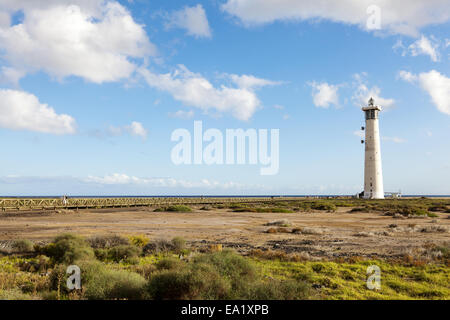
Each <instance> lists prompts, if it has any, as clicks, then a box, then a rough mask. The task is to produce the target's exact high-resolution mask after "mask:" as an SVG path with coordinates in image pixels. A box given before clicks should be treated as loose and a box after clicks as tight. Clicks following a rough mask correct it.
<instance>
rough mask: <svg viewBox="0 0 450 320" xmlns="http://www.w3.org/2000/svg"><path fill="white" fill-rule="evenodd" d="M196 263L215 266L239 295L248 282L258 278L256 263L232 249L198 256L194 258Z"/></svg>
mask: <svg viewBox="0 0 450 320" xmlns="http://www.w3.org/2000/svg"><path fill="white" fill-rule="evenodd" d="M194 263H199V264H207V265H211V266H213V267H214V269H215V270H217V272H218V273H219V274H220V275H221V276H222V277H225V278H226V279H228V280H229V281H230V284H231V289H232V291H233V292H234V294H238V295H239V293H240V292H241V291H242V289H243V288H244V287H245V285H246V283H248V282H251V281H254V280H255V279H256V278H257V269H256V267H255V265H254V264H253V263H252V262H251V261H250V260H249V259H246V258H244V257H242V256H240V255H238V254H236V253H235V252H234V251H231V250H223V251H221V252H215V253H210V254H204V255H201V256H197V257H195V258H194ZM231 298H233V297H231Z"/></svg>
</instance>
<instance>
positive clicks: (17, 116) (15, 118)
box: [0, 89, 76, 134]
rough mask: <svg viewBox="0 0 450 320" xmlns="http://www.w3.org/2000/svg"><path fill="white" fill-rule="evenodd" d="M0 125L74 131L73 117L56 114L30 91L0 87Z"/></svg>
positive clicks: (51, 131)
mask: <svg viewBox="0 0 450 320" xmlns="http://www.w3.org/2000/svg"><path fill="white" fill-rule="evenodd" d="M0 126H1V127H3V128H7V129H13V130H30V131H36V132H44V133H53V134H72V133H75V131H76V124H75V119H74V118H72V117H71V116H69V115H66V114H57V113H56V112H55V110H54V109H53V108H51V107H49V106H48V105H46V104H42V103H40V102H39V100H38V98H37V97H36V96H34V95H32V94H30V93H27V92H24V91H17V90H10V89H0Z"/></svg>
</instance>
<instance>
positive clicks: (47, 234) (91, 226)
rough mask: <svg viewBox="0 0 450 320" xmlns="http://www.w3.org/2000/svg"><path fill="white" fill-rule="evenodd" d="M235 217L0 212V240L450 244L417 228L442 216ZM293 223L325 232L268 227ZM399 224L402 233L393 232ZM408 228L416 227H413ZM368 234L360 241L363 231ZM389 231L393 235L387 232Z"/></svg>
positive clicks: (403, 247) (388, 252) (313, 249)
mask: <svg viewBox="0 0 450 320" xmlns="http://www.w3.org/2000/svg"><path fill="white" fill-rule="evenodd" d="M350 209H351V208H339V210H338V212H335V213H325V212H314V213H303V212H299V213H245V212H244V213H236V212H231V210H229V209H213V210H211V211H203V210H199V209H195V210H194V212H190V213H178V212H172V213H168V212H153V209H152V208H126V209H125V208H124V209H98V210H80V211H78V212H75V211H67V210H66V211H64V212H55V211H45V212H43V211H35V212H11V213H0V240H12V239H23V238H25V239H30V240H35V241H36V240H47V239H50V238H52V237H53V236H55V235H57V234H60V233H67V232H71V233H76V234H80V235H84V236H92V235H104V234H120V235H131V234H145V235H147V236H148V237H149V238H151V239H171V238H173V237H175V236H181V237H183V238H185V239H186V240H188V242H189V243H190V244H192V245H195V246H202V245H205V244H208V243H221V244H223V246H224V247H233V248H235V249H238V250H240V251H245V250H248V249H252V248H270V249H280V250H284V251H286V252H300V251H306V252H308V253H309V254H310V255H312V256H316V257H336V256H343V257H345V256H352V255H359V256H374V257H396V256H399V255H402V254H404V253H407V252H408V251H411V250H414V249H416V248H420V247H423V246H424V245H426V244H427V243H434V244H437V245H443V244H445V243H447V245H448V243H449V241H450V233H449V232H448V231H447V232H431V233H424V232H418V231H411V230H412V229H411V228H410V227H414V225H415V226H416V227H415V229H417V228H419V227H422V226H430V225H437V226H443V227H444V228H447V230H450V219H448V214H439V217H438V218H409V219H399V218H393V217H390V216H384V215H382V214H380V213H362V212H357V213H350V212H349V210H350ZM281 219H288V220H289V221H290V222H291V223H292V226H291V227H290V228H288V229H289V230H290V229H292V228H297V227H298V228H305V227H307V228H312V229H314V230H319V231H322V232H323V234H293V233H275V234H270V233H266V232H265V231H266V230H267V229H268V227H267V226H264V224H265V223H267V222H271V221H275V220H281ZM391 224H396V225H397V226H398V227H397V228H389V227H388V226H389V225H391ZM408 226H409V227H408ZM360 232H362V235H361V234H360V235H359V236H357V235H356V234H357V233H360ZM386 232H387V233H386Z"/></svg>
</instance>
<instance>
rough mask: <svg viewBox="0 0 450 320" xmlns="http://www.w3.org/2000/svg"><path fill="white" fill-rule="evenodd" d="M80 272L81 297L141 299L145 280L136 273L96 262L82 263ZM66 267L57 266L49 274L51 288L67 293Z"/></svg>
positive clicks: (93, 298)
mask: <svg viewBox="0 0 450 320" xmlns="http://www.w3.org/2000/svg"><path fill="white" fill-rule="evenodd" d="M78 266H79V267H80V270H81V286H82V295H83V296H84V297H85V298H87V299H91V300H106V299H133V300H135V299H142V298H143V297H144V288H145V285H146V280H145V279H144V278H143V277H142V276H140V275H139V274H137V273H134V272H129V271H125V270H112V269H108V268H107V267H106V266H105V265H103V264H102V263H100V262H97V261H82V262H80V263H79V264H78ZM65 271H66V266H65V265H59V266H57V267H56V268H55V269H54V270H53V271H52V273H51V274H50V280H51V287H52V289H53V290H56V291H58V290H60V291H61V292H63V293H68V292H69V291H68V290H67V287H66V280H67V275H66V273H65Z"/></svg>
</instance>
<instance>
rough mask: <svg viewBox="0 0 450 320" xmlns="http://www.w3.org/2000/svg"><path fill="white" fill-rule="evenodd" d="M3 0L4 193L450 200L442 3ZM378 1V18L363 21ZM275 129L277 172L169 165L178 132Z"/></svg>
mask: <svg viewBox="0 0 450 320" xmlns="http://www.w3.org/2000/svg"><path fill="white" fill-rule="evenodd" d="M308 3H309V2H308V1H294V0H284V1H283V2H277V1H270V0H260V1H256V0H211V1H156V0H154V1H140V0H134V1H118V2H117V1H102V0H94V1H87V0H62V1H46V2H45V4H42V3H41V2H37V3H34V2H31V3H30V2H29V1H21V0H19V1H10V0H0V141H1V142H2V156H1V157H0V194H1V195H60V194H68V195H108V194H114V195H164V194H170V195H176V194H184V195H191V194H223V195H226V194H233V195H240V194H355V193H357V192H360V191H361V190H362V185H363V159H364V146H363V145H362V144H361V143H360V139H361V138H360V137H359V136H358V134H360V133H361V131H360V130H359V129H360V127H361V126H362V125H363V124H364V117H363V113H362V111H361V109H360V108H361V106H362V104H363V103H365V102H366V101H367V100H368V98H369V97H370V96H373V97H374V98H375V100H376V103H378V104H380V105H381V106H382V107H383V108H384V111H383V112H382V114H381V119H380V131H381V136H382V144H381V148H382V158H383V174H384V183H385V190H386V191H398V190H401V191H402V192H403V193H404V194H450V148H449V146H450V142H449V141H450V78H449V77H450V64H449V58H450V6H448V1H444V0H442V1H440V0H436V1H430V2H425V1H397V2H395V4H392V3H391V4H386V1H381V0H380V1H376V0H374V1H365V0H364V1H356V0H355V1H347V2H346V3H345V4H342V3H341V4H339V2H336V1H331V0H322V1H317V3H316V4H308ZM372 4H375V5H377V8H379V15H377V16H376V18H378V17H379V18H380V19H379V21H380V25H379V28H376V29H371V28H368V25H367V23H366V22H367V20H368V19H369V18H370V17H373V15H372V13H369V14H368V13H367V8H368V7H369V6H370V5H372ZM194 120H201V121H202V122H203V127H204V128H205V130H206V129H208V128H217V129H219V130H221V131H222V132H224V133H225V130H226V129H235V128H243V129H248V128H255V129H269V130H270V129H279V130H280V140H279V143H280V155H279V159H280V167H279V172H278V174H276V175H271V176H263V175H260V172H259V168H260V166H259V165H249V164H246V165H211V166H208V165H178V166H177V165H175V164H173V163H172V161H171V157H170V155H171V150H172V148H173V147H174V146H175V144H176V143H175V142H172V141H171V139H170V137H171V134H172V132H173V131H174V130H175V129H177V128H186V129H188V130H190V131H193V125H194Z"/></svg>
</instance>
